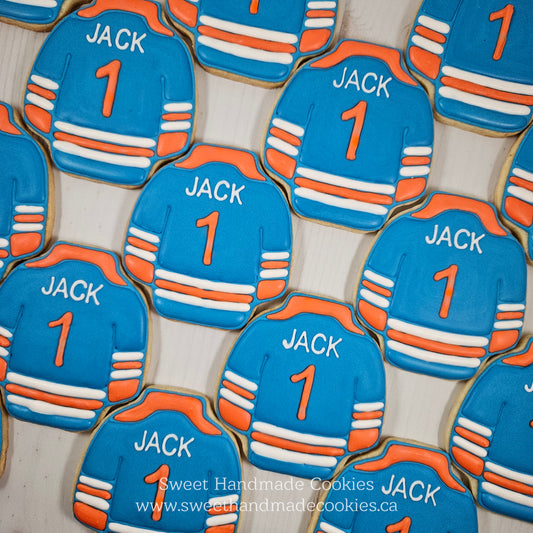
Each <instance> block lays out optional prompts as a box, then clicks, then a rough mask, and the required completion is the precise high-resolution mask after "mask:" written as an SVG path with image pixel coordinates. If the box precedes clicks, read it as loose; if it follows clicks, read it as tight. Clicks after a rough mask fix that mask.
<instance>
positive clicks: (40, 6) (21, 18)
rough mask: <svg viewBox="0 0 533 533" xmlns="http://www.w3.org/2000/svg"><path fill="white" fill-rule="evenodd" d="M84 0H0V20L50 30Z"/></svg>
mask: <svg viewBox="0 0 533 533" xmlns="http://www.w3.org/2000/svg"><path fill="white" fill-rule="evenodd" d="M83 1H84V0H0V21H2V22H7V23H9V24H16V25H18V26H22V27H23V28H26V29H31V30H37V31H50V30H51V29H52V26H54V24H56V23H57V22H58V21H59V19H61V18H63V17H64V16H65V15H66V14H67V13H68V12H69V11H71V10H72V9H73V8H74V7H75V6H77V5H79V4H82V3H83Z"/></svg>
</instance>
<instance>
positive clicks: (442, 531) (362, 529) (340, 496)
mask: <svg viewBox="0 0 533 533" xmlns="http://www.w3.org/2000/svg"><path fill="white" fill-rule="evenodd" d="M327 486H328V487H329V490H327V492H326V493H325V494H323V496H322V498H321V501H320V504H319V506H318V507H319V510H320V512H319V511H317V512H316V513H315V515H314V516H313V520H312V522H311V525H310V527H309V529H308V532H309V533H369V532H372V533H374V532H375V533H377V532H379V533H428V532H429V531H431V533H477V531H478V525H477V514H476V505H475V503H474V499H473V498H472V494H470V492H469V491H468V489H467V488H466V487H465V486H464V485H463V483H462V482H461V480H460V479H459V478H458V477H457V475H456V474H455V473H454V472H453V471H452V468H451V464H450V458H449V457H448V454H446V453H444V452H442V451H441V450H437V449H433V448H429V447H426V446H425V445H422V444H416V443H412V442H403V441H398V440H394V439H389V440H387V441H385V443H384V445H383V446H382V447H381V448H380V450H379V452H378V453H377V454H376V453H375V452H372V453H370V454H367V455H366V456H364V457H363V458H361V459H358V460H355V461H353V460H352V461H350V462H348V463H347V464H346V465H345V467H344V469H343V470H342V472H341V473H340V474H339V475H338V476H337V477H336V478H334V480H333V481H332V482H331V483H328V484H327Z"/></svg>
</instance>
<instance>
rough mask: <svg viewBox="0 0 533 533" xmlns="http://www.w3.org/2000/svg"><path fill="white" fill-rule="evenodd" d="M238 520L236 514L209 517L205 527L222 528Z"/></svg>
mask: <svg viewBox="0 0 533 533" xmlns="http://www.w3.org/2000/svg"><path fill="white" fill-rule="evenodd" d="M238 518H239V515H238V514H237V513H228V514H219V515H214V516H210V517H209V518H208V519H207V520H206V521H205V525H206V526H207V527H216V526H223V525H225V524H233V522H236V521H237V519H238Z"/></svg>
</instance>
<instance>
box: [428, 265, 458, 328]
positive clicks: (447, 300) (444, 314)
mask: <svg viewBox="0 0 533 533" xmlns="http://www.w3.org/2000/svg"><path fill="white" fill-rule="evenodd" d="M457 270H458V267H457V265H450V266H449V267H448V268H445V269H444V270H441V271H440V272H436V273H435V275H434V276H433V279H434V280H435V281H440V280H441V279H444V278H446V287H445V289H444V297H443V298H442V304H441V306H440V311H439V316H440V317H441V318H448V313H449V311H450V304H451V303H452V295H453V288H454V286H455V278H456V277H457Z"/></svg>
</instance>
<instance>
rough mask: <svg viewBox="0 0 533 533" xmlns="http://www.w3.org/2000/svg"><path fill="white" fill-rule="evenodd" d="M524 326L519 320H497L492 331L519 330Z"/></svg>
mask: <svg viewBox="0 0 533 533" xmlns="http://www.w3.org/2000/svg"><path fill="white" fill-rule="evenodd" d="M523 325H524V323H523V322H522V321H521V320H497V321H496V322H494V329H519V328H521V327H522V326H523Z"/></svg>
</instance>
